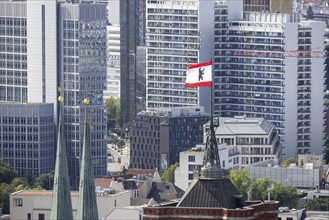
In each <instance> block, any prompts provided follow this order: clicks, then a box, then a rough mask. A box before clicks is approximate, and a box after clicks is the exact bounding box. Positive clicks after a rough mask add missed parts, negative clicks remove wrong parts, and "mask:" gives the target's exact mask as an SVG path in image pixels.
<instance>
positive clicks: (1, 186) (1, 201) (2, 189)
mask: <svg viewBox="0 0 329 220" xmlns="http://www.w3.org/2000/svg"><path fill="white" fill-rule="evenodd" d="M13 192H15V188H14V187H13V186H12V185H10V184H7V183H0V207H2V212H3V213H6V214H9V212H10V201H9V196H10V194H11V193H13Z"/></svg>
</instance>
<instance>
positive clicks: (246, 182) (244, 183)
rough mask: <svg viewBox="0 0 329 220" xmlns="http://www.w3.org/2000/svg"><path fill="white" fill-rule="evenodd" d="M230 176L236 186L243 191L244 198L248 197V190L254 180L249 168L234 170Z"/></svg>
mask: <svg viewBox="0 0 329 220" xmlns="http://www.w3.org/2000/svg"><path fill="white" fill-rule="evenodd" d="M229 178H230V179H231V181H232V183H233V185H234V186H235V188H236V189H237V190H238V191H239V192H240V193H241V195H242V196H243V198H244V199H247V198H248V196H247V195H248V194H247V193H248V190H249V187H250V186H251V184H252V180H251V179H250V178H249V172H248V170H245V169H242V170H232V171H231V172H230V175H229Z"/></svg>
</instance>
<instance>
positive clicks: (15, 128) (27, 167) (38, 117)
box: [0, 102, 55, 177]
mask: <svg viewBox="0 0 329 220" xmlns="http://www.w3.org/2000/svg"><path fill="white" fill-rule="evenodd" d="M54 129H55V125H54V107H53V104H42V103H41V104H27V103H13V102H7V103H0V159H3V160H4V161H5V162H7V163H9V164H10V165H11V166H12V167H13V168H14V169H15V170H16V171H17V173H18V176H20V177H23V176H25V175H27V174H30V175H32V176H34V177H37V176H39V175H40V174H43V173H51V172H52V171H54V154H55V153H54V150H55V147H54V144H55V138H54V134H55V131H54Z"/></svg>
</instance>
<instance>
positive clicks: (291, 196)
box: [229, 169, 297, 208]
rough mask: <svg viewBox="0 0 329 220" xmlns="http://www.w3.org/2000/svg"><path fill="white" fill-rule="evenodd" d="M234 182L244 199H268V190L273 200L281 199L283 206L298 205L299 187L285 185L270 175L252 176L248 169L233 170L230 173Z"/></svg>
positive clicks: (292, 206) (291, 206) (293, 206)
mask: <svg viewBox="0 0 329 220" xmlns="http://www.w3.org/2000/svg"><path fill="white" fill-rule="evenodd" d="M229 177H230V179H231V181H232V183H233V184H234V186H235V187H236V188H237V190H238V191H239V192H240V193H241V195H242V196H243V198H244V199H246V200H247V199H248V193H249V196H250V197H249V198H250V200H267V195H268V192H269V191H270V196H271V199H272V200H276V201H279V203H280V205H281V206H287V207H290V208H295V207H296V206H297V188H295V187H291V186H285V185H283V184H282V183H281V182H278V181H274V180H271V179H270V178H268V177H264V178H259V179H257V178H250V177H249V173H248V170H244V169H242V170H232V171H231V172H230V175H229Z"/></svg>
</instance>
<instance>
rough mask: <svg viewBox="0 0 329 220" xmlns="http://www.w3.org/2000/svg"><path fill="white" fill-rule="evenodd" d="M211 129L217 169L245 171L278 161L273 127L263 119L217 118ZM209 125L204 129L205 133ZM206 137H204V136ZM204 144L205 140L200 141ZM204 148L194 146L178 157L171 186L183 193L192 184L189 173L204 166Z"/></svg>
mask: <svg viewBox="0 0 329 220" xmlns="http://www.w3.org/2000/svg"><path fill="white" fill-rule="evenodd" d="M218 119H219V120H218V122H219V126H218V127H217V128H216V129H215V135H216V140H217V143H218V153H219V159H220V163H221V164H220V165H221V168H223V169H226V170H229V169H232V168H241V167H247V166H248V165H250V164H253V163H257V162H258V161H267V160H275V161H277V160H278V159H279V155H280V146H279V142H278V135H277V134H276V132H275V129H274V125H273V124H272V123H270V122H268V121H266V120H265V119H250V118H245V117H237V118H218ZM208 126H209V124H206V125H205V129H204V130H205V132H204V134H207V128H208ZM205 137H206V136H205ZM204 141H205V140H204ZM204 150H205V146H204V145H197V146H196V147H195V148H193V149H192V150H188V151H183V152H181V153H180V154H179V167H178V168H177V169H176V170H175V185H176V186H178V187H179V188H181V189H182V190H186V189H187V187H188V186H189V184H190V183H191V182H192V180H193V171H194V170H199V171H200V168H201V167H202V165H203V162H204V154H205V151H204Z"/></svg>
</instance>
